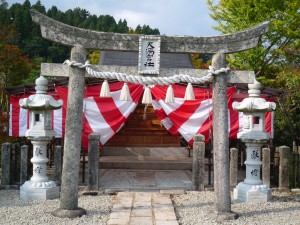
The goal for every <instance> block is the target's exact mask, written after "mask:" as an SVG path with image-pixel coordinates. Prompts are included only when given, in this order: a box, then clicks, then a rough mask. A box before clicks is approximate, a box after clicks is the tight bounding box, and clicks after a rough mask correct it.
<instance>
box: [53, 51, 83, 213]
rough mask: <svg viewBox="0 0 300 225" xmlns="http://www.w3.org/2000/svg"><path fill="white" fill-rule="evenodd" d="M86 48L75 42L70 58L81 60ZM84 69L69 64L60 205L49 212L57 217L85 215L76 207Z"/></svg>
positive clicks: (81, 61) (80, 61)
mask: <svg viewBox="0 0 300 225" xmlns="http://www.w3.org/2000/svg"><path fill="white" fill-rule="evenodd" d="M86 56H87V51H86V49H85V48H83V47H82V46H79V45H77V46H75V47H73V48H72V51H71V60H74V61H76V62H79V63H84V62H85V60H86ZM84 74H85V69H81V68H78V67H70V68H69V85H68V86H69V88H68V105H67V116H66V128H65V130H66V133H65V142H64V156H63V170H62V180H61V194H60V208H59V209H57V210H55V211H54V212H52V215H54V216H57V217H63V218H64V217H68V218H73V217H79V216H82V215H85V214H86V212H85V210H84V209H82V208H79V207H78V180H79V166H80V151H81V148H80V146H81V130H82V108H83V97H84V96H83V94H84V86H85V78H84Z"/></svg>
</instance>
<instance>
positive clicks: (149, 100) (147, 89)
mask: <svg viewBox="0 0 300 225" xmlns="http://www.w3.org/2000/svg"><path fill="white" fill-rule="evenodd" d="M142 103H143V104H152V95H151V90H150V87H149V86H148V85H147V86H146V87H145V90H144V95H143V99H142Z"/></svg>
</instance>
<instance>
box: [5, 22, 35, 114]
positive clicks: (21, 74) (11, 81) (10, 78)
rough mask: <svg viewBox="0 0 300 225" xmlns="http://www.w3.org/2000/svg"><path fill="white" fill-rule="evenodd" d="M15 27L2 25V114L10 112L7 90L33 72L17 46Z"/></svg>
mask: <svg viewBox="0 0 300 225" xmlns="http://www.w3.org/2000/svg"><path fill="white" fill-rule="evenodd" d="M16 36H17V35H16V32H15V26H14V25H2V24H1V23H0V112H7V111H8V105H9V101H8V97H7V96H6V94H5V88H6V87H9V86H15V85H18V84H21V81H22V79H25V78H26V77H27V76H28V75H29V73H30V71H31V66H32V65H31V63H30V61H29V58H28V56H27V55H24V54H23V53H22V50H21V49H20V48H19V47H18V46H17V45H15V44H13V43H14V42H15V40H16Z"/></svg>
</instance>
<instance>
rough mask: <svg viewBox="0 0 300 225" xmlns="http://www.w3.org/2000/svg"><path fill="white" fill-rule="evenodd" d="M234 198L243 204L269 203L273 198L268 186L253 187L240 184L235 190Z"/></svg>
mask: <svg viewBox="0 0 300 225" xmlns="http://www.w3.org/2000/svg"><path fill="white" fill-rule="evenodd" d="M233 198H234V199H235V200H238V201H241V202H246V203H247V202H268V201H270V200H271V198H272V191H271V189H270V188H267V187H266V185H252V184H245V183H244V182H241V183H239V184H238V185H237V186H236V188H235V189H234V190H233Z"/></svg>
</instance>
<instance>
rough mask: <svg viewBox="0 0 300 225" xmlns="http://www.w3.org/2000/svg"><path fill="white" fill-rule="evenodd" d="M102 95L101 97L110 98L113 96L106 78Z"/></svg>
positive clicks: (101, 91) (102, 87)
mask: <svg viewBox="0 0 300 225" xmlns="http://www.w3.org/2000/svg"><path fill="white" fill-rule="evenodd" d="M100 97H101V98H110V97H111V95H110V90H109V85H108V82H107V80H104V81H103V83H102V86H101V90H100Z"/></svg>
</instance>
